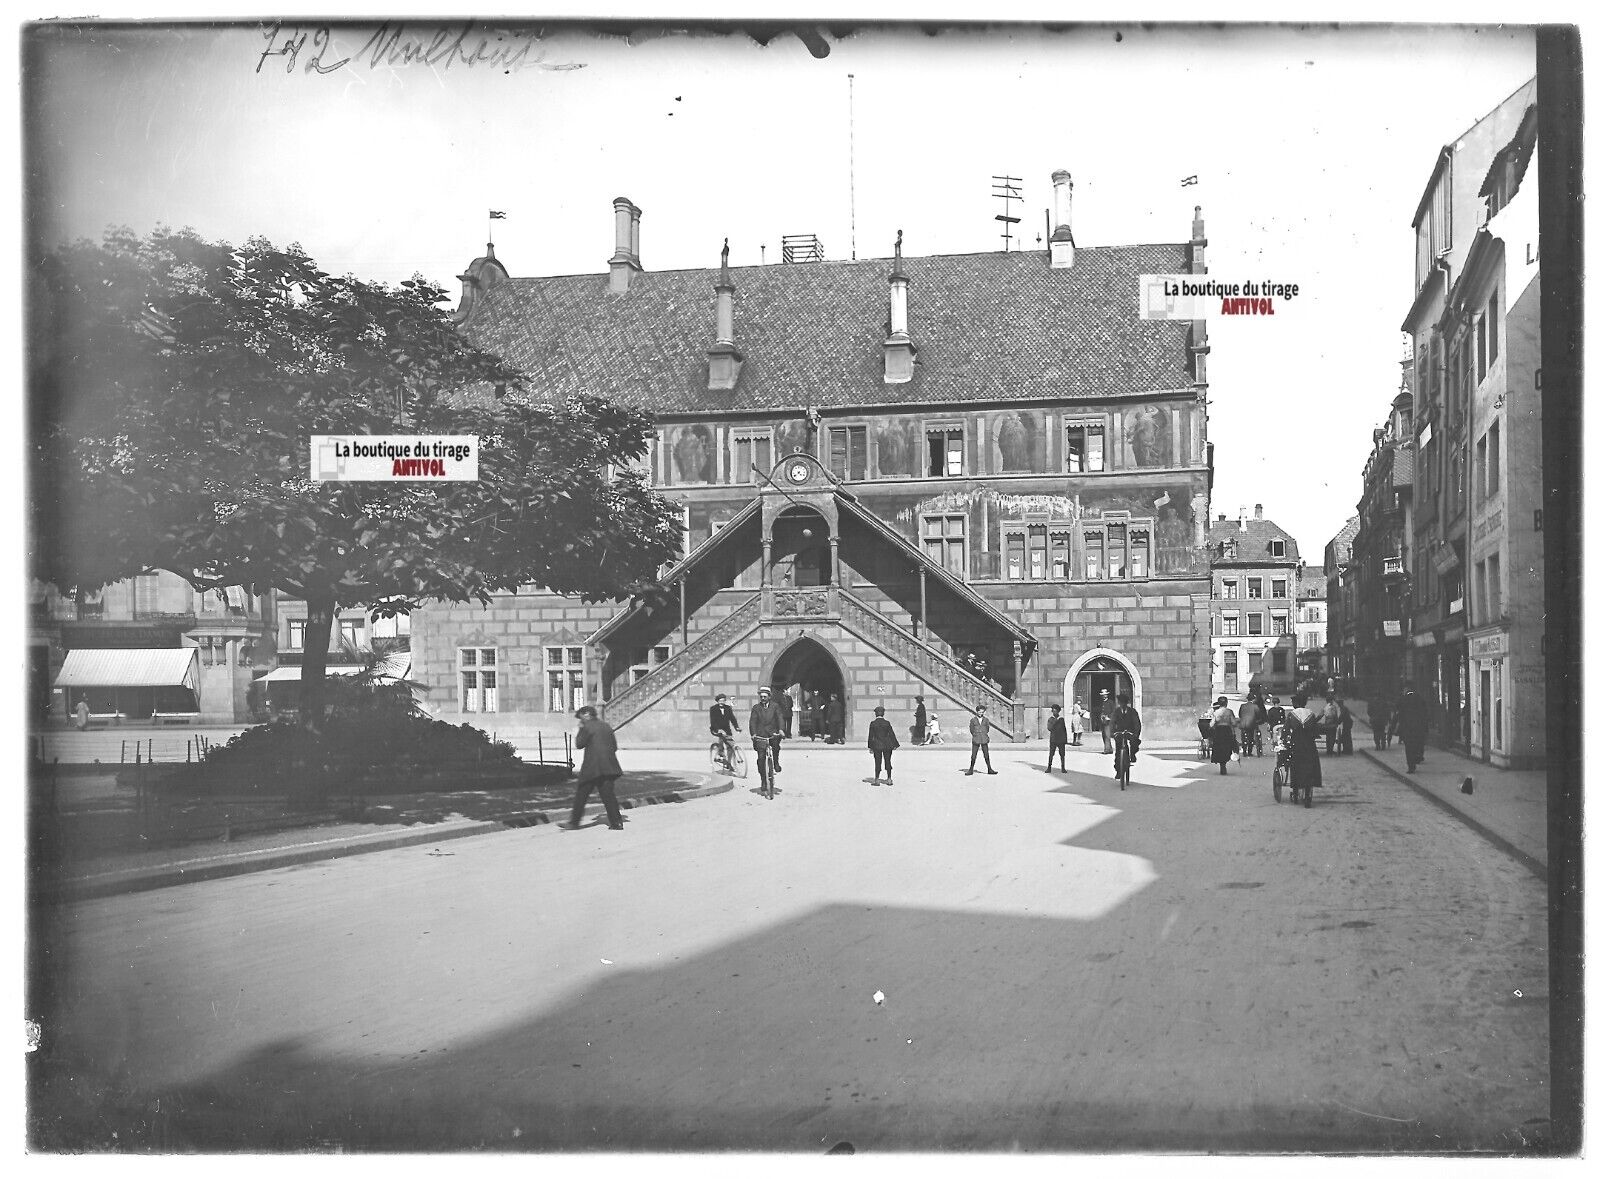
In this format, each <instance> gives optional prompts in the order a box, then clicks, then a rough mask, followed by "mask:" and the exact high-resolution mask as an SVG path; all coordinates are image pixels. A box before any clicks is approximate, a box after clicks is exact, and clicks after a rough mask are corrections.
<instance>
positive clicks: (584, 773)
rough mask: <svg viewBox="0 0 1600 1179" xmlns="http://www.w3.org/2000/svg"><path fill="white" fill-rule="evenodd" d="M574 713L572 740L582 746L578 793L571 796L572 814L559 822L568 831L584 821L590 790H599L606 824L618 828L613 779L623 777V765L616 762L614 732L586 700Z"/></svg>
mask: <svg viewBox="0 0 1600 1179" xmlns="http://www.w3.org/2000/svg"><path fill="white" fill-rule="evenodd" d="M573 715H574V716H576V717H577V718H578V722H579V724H578V736H577V739H576V740H574V741H573V744H574V745H576V746H577V747H578V748H579V749H581V750H583V767H582V768H581V769H579V771H578V793H577V796H576V797H575V798H573V800H572V818H571V819H570V820H568V821H567V822H565V823H562V824H561V826H562V827H564V828H565V829H566V830H568V831H573V830H576V829H577V827H578V826H579V824H581V823H582V822H583V811H584V808H585V807H587V806H588V805H589V794H590V792H591V791H593V790H598V791H599V792H600V801H601V803H603V804H604V806H605V808H606V820H607V825H608V826H609V827H610V828H611V830H613V831H621V830H622V811H621V809H620V808H619V807H618V806H617V789H616V783H617V779H618V778H620V777H622V766H621V765H620V764H618V762H617V735H616V734H615V733H614V732H612V731H611V726H610V725H608V724H606V722H605V721H603V720H601V719H600V715H599V714H598V713H597V712H595V710H594V706H593V705H592V704H585V705H584V706H583V707H582V708H580V709H578V711H577V712H575V713H573Z"/></svg>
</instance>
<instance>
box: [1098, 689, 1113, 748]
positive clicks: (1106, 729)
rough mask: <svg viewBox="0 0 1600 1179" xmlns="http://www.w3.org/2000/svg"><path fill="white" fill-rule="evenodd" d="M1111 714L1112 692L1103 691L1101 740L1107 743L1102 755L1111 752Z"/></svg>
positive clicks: (1101, 697)
mask: <svg viewBox="0 0 1600 1179" xmlns="http://www.w3.org/2000/svg"><path fill="white" fill-rule="evenodd" d="M1111 713H1112V704H1111V692H1110V691H1109V690H1106V691H1102V692H1101V693H1100V740H1101V741H1103V742H1104V743H1105V748H1104V749H1102V750H1101V751H1100V752H1102V753H1110V752H1111Z"/></svg>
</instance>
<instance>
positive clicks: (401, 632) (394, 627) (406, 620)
mask: <svg viewBox="0 0 1600 1179" xmlns="http://www.w3.org/2000/svg"><path fill="white" fill-rule="evenodd" d="M410 634H411V615H409V614H396V615H395V616H394V617H393V618H374V619H373V620H372V637H373V638H375V639H397V638H404V637H406V636H409V635H410Z"/></svg>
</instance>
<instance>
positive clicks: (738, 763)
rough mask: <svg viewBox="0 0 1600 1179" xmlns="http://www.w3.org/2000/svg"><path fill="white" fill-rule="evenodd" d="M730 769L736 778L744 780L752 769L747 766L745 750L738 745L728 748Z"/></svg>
mask: <svg viewBox="0 0 1600 1179" xmlns="http://www.w3.org/2000/svg"><path fill="white" fill-rule="evenodd" d="M728 768H729V769H730V770H732V771H733V776H734V777H735V778H742V777H744V776H745V775H746V774H748V773H749V772H750V767H749V766H748V765H747V764H745V760H744V750H742V749H740V748H739V747H738V746H737V745H729V746H728Z"/></svg>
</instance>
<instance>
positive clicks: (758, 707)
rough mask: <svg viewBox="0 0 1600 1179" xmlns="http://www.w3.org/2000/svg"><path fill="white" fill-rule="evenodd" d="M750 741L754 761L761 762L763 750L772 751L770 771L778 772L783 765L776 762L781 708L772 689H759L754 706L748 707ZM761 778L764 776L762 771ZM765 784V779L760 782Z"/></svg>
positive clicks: (779, 743) (781, 719)
mask: <svg viewBox="0 0 1600 1179" xmlns="http://www.w3.org/2000/svg"><path fill="white" fill-rule="evenodd" d="M750 743H751V744H752V745H753V746H755V751H756V763H757V764H758V765H760V764H761V754H762V752H763V750H770V751H771V753H772V772H773V773H774V774H779V773H782V772H783V767H782V766H781V765H779V764H778V751H779V749H780V747H781V746H782V745H783V709H781V708H779V707H778V705H777V702H776V701H774V700H773V699H772V689H771V688H766V687H763V688H762V689H761V690H760V699H758V700H757V701H756V703H755V707H753V708H751V709H750ZM761 776H762V778H763V779H765V778H766V773H765V771H763V773H762V775H761ZM761 784H762V785H763V786H765V785H767V783H766V782H765V781H763V782H762V783H761Z"/></svg>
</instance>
